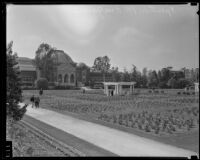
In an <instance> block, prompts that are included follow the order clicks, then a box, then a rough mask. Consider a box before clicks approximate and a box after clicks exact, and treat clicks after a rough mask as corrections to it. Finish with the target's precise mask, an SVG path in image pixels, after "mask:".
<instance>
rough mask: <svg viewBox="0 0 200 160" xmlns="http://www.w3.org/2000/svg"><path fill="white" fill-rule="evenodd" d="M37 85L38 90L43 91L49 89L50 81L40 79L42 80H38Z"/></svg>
mask: <svg viewBox="0 0 200 160" xmlns="http://www.w3.org/2000/svg"><path fill="white" fill-rule="evenodd" d="M36 84H37V88H38V89H40V88H42V89H43V90H44V89H48V81H47V79H46V78H40V79H38V80H37V82H36Z"/></svg>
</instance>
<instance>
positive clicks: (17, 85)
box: [6, 41, 27, 121]
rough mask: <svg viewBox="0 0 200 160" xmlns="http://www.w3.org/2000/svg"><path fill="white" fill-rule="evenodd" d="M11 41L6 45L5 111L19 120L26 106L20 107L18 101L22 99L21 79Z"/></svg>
mask: <svg viewBox="0 0 200 160" xmlns="http://www.w3.org/2000/svg"><path fill="white" fill-rule="evenodd" d="M12 46H13V41H11V42H10V43H9V44H8V46H7V53H6V60H7V77H6V78H7V84H6V88H7V94H6V113H7V116H8V117H10V118H12V119H13V120H15V121H18V120H20V119H21V118H22V117H23V115H24V113H25V112H26V107H27V105H25V106H24V107H22V108H20V107H19V105H18V103H19V102H21V101H22V90H21V79H20V76H19V74H20V72H19V68H18V67H16V65H17V61H16V59H17V53H14V54H13V51H12Z"/></svg>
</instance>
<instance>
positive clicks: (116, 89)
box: [103, 82, 136, 96]
mask: <svg viewBox="0 0 200 160" xmlns="http://www.w3.org/2000/svg"><path fill="white" fill-rule="evenodd" d="M103 84H104V93H105V94H106V95H107V96H109V89H108V87H109V86H114V92H113V95H121V94H122V93H123V88H122V86H130V92H129V93H130V94H132V93H133V90H134V85H135V84H136V82H103Z"/></svg>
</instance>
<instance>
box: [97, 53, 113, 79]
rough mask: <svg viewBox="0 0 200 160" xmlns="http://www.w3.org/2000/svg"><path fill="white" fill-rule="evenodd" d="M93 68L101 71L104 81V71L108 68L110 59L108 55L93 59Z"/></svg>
mask: <svg viewBox="0 0 200 160" xmlns="http://www.w3.org/2000/svg"><path fill="white" fill-rule="evenodd" d="M93 68H94V69H95V70H96V71H100V72H102V73H103V80H104V82H105V73H106V72H108V70H109V69H110V59H109V58H108V56H104V57H97V58H96V59H95V60H94V65H93Z"/></svg>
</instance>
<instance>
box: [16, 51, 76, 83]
mask: <svg viewBox="0 0 200 160" xmlns="http://www.w3.org/2000/svg"><path fill="white" fill-rule="evenodd" d="M52 58H53V62H54V67H53V72H52V73H51V75H50V76H49V77H50V79H49V82H51V83H54V84H55V85H56V86H58V85H59V86H75V85H76V64H75V63H74V62H73V61H72V59H71V57H69V56H68V55H67V54H66V53H65V52H64V51H61V50H56V51H55V52H54V54H53V55H52ZM17 62H18V64H17V66H19V69H20V77H21V79H22V86H34V84H35V82H36V80H37V79H39V78H40V77H42V74H41V70H40V69H39V68H37V67H36V66H35V65H34V63H33V60H32V59H30V58H26V57H19V58H18V59H17Z"/></svg>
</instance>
